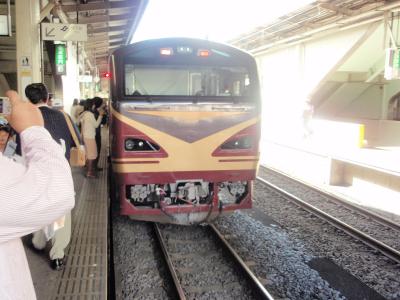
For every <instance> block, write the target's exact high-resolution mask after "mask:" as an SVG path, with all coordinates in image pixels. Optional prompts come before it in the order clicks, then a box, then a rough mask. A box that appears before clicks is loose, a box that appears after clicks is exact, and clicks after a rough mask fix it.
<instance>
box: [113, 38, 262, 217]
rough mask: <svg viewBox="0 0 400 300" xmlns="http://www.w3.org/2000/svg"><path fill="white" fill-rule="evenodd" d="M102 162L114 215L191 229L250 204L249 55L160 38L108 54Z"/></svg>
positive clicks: (253, 102)
mask: <svg viewBox="0 0 400 300" xmlns="http://www.w3.org/2000/svg"><path fill="white" fill-rule="evenodd" d="M109 70H110V78H109V79H110V160H111V179H112V181H113V186H114V189H113V190H114V191H113V194H114V195H113V196H114V199H116V201H118V202H119V207H120V210H119V212H120V214H122V215H128V216H129V217H130V218H132V219H134V220H142V221H152V222H160V223H174V224H184V225H192V224H199V223H206V222H211V221H213V220H214V219H216V218H217V217H218V216H220V215H223V214H227V213H231V212H233V211H235V210H240V209H248V208H251V205H252V189H253V187H252V182H253V180H254V179H255V177H256V172H257V167H258V162H259V141H260V121H261V100H260V98H261V96H260V83H259V77H258V72H257V65H256V61H255V59H254V57H252V55H250V54H249V53H246V52H244V51H241V50H239V49H237V48H234V47H232V46H229V45H226V44H222V43H217V42H212V41H209V40H202V39H192V38H162V39H154V40H146V41H141V42H137V43H133V44H130V45H126V46H123V47H121V48H119V49H117V50H115V51H114V52H113V53H112V55H110V62H109Z"/></svg>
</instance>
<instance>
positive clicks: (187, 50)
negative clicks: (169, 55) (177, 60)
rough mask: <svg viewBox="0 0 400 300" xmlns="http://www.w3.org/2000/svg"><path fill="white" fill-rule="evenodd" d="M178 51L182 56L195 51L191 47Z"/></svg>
mask: <svg viewBox="0 0 400 300" xmlns="http://www.w3.org/2000/svg"><path fill="white" fill-rule="evenodd" d="M176 50H177V52H178V53H181V54H190V53H192V52H193V49H192V48H191V47H186V46H179V47H178V48H177V49H176Z"/></svg>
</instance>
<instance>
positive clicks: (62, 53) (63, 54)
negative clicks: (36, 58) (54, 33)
mask: <svg viewBox="0 0 400 300" xmlns="http://www.w3.org/2000/svg"><path fill="white" fill-rule="evenodd" d="M55 46H56V53H55V65H56V74H57V75H66V74H67V48H66V46H65V45H64V44H57V45H55Z"/></svg>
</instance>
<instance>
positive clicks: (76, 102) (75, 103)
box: [72, 98, 78, 106]
mask: <svg viewBox="0 0 400 300" xmlns="http://www.w3.org/2000/svg"><path fill="white" fill-rule="evenodd" d="M76 105H78V99H76V98H75V99H74V103H72V106H76Z"/></svg>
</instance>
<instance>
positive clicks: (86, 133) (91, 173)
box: [80, 99, 104, 178]
mask: <svg viewBox="0 0 400 300" xmlns="http://www.w3.org/2000/svg"><path fill="white" fill-rule="evenodd" d="M95 109H96V106H95V103H94V100H93V99H87V100H86V102H85V109H84V111H83V113H81V115H80V123H81V126H82V136H83V141H84V144H85V149H86V158H87V162H86V164H87V172H86V177H88V178H96V166H95V163H96V159H97V145H96V128H98V127H99V126H100V123H101V120H102V117H103V115H104V111H103V110H101V109H100V110H99V117H98V118H97V119H96V118H95V115H94V111H95Z"/></svg>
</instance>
